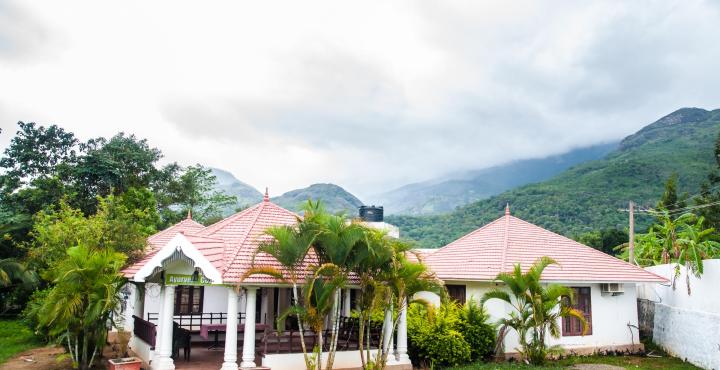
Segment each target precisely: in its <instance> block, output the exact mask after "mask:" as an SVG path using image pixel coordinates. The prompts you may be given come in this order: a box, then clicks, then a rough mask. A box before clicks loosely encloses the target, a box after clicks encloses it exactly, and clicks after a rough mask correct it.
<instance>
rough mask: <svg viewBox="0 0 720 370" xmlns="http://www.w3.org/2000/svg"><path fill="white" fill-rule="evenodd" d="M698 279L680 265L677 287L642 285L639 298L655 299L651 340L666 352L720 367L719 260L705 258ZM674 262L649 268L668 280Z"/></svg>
mask: <svg viewBox="0 0 720 370" xmlns="http://www.w3.org/2000/svg"><path fill="white" fill-rule="evenodd" d="M703 265H704V270H705V271H704V273H703V275H702V277H701V278H700V279H698V278H696V277H694V276H693V275H690V288H691V294H689V295H688V292H687V285H686V277H687V273H686V271H685V269H684V268H681V276H680V278H679V279H678V281H677V282H676V288H675V289H674V290H673V288H672V287H671V286H663V285H660V284H643V286H642V287H641V288H640V289H639V292H638V297H639V298H643V299H648V300H650V301H654V302H656V304H655V318H654V323H655V325H654V328H653V341H654V342H655V343H657V344H658V345H660V346H661V347H663V348H664V349H665V350H666V351H668V352H669V353H671V354H673V355H675V356H677V357H680V358H682V359H685V360H687V361H689V362H691V363H693V364H695V365H697V366H700V367H704V368H706V369H720V287H719V286H720V260H719V259H714V260H706V261H704V263H703ZM674 267H675V266H674V265H668V264H666V265H659V266H653V267H648V268H646V270H648V271H651V272H654V273H656V274H658V275H660V276H663V277H666V278H668V279H671V280H672V278H673V275H674V272H673V270H674Z"/></svg>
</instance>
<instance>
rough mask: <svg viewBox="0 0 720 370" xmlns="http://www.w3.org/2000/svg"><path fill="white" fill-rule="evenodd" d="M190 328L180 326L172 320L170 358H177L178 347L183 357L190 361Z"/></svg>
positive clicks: (178, 354)
mask: <svg viewBox="0 0 720 370" xmlns="http://www.w3.org/2000/svg"><path fill="white" fill-rule="evenodd" d="M190 338H191V335H190V330H187V329H185V328H183V327H181V326H180V324H178V323H176V322H174V321H173V341H172V358H173V359H177V358H178V357H179V356H180V348H182V349H183V359H184V360H185V361H190Z"/></svg>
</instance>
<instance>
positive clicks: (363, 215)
mask: <svg viewBox="0 0 720 370" xmlns="http://www.w3.org/2000/svg"><path fill="white" fill-rule="evenodd" d="M360 219H361V220H363V221H366V222H382V221H383V207H382V206H380V207H375V206H360Z"/></svg>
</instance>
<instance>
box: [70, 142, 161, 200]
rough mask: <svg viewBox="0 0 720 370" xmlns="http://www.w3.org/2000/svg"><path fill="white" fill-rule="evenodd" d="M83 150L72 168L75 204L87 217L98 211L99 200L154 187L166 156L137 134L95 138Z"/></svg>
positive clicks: (84, 145) (82, 146) (83, 145)
mask: <svg viewBox="0 0 720 370" xmlns="http://www.w3.org/2000/svg"><path fill="white" fill-rule="evenodd" d="M81 148H82V149H83V152H84V155H83V156H81V157H80V158H79V159H78V163H77V165H75V166H74V167H73V169H72V185H73V191H74V192H75V193H76V197H77V200H76V202H75V203H76V204H77V206H79V207H80V209H82V210H83V212H85V213H86V214H92V213H94V212H95V208H96V207H97V197H104V196H107V195H110V194H114V195H118V194H122V193H124V192H126V191H127V190H128V189H130V188H151V187H152V185H153V184H154V183H155V180H156V179H157V177H158V170H157V168H156V167H155V165H156V163H157V162H158V161H159V160H160V158H162V153H161V152H160V150H158V149H157V148H152V147H150V145H149V144H148V142H147V140H145V139H138V138H137V137H135V135H125V134H124V133H119V134H117V135H115V136H113V137H112V138H110V140H107V139H105V138H97V139H91V140H89V141H88V142H87V143H84V144H82V145H81Z"/></svg>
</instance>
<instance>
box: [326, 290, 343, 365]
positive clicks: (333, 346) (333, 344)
mask: <svg viewBox="0 0 720 370" xmlns="http://www.w3.org/2000/svg"><path fill="white" fill-rule="evenodd" d="M339 322H340V289H337V290H336V292H335V300H334V302H333V320H332V335H331V337H330V351H329V353H328V362H327V366H326V367H325V369H327V370H332V368H333V362H335V351H336V350H337V342H338V323H339Z"/></svg>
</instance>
